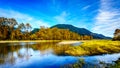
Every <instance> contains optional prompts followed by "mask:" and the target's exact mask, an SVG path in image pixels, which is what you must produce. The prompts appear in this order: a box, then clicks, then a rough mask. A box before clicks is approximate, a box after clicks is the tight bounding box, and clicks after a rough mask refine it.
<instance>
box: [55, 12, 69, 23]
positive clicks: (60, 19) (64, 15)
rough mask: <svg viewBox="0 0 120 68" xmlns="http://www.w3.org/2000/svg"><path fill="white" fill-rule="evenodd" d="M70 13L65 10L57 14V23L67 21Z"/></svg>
mask: <svg viewBox="0 0 120 68" xmlns="http://www.w3.org/2000/svg"><path fill="white" fill-rule="evenodd" d="M68 15H69V14H68V13H66V12H65V11H63V12H62V13H61V14H60V15H58V16H55V17H54V19H55V20H56V21H57V23H60V24H63V23H66V22H67V17H68Z"/></svg>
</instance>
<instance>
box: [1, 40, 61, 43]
mask: <svg viewBox="0 0 120 68" xmlns="http://www.w3.org/2000/svg"><path fill="white" fill-rule="evenodd" d="M60 41H61V40H1V41H0V43H15V42H60Z"/></svg>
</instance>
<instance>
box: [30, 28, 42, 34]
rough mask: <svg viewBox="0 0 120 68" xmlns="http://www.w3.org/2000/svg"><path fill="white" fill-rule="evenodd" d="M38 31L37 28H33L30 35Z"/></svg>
mask: <svg viewBox="0 0 120 68" xmlns="http://www.w3.org/2000/svg"><path fill="white" fill-rule="evenodd" d="M39 30H40V29H39V28H34V29H33V30H32V32H31V33H32V34H34V33H36V32H38V31H39Z"/></svg>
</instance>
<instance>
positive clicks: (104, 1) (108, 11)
mask: <svg viewBox="0 0 120 68" xmlns="http://www.w3.org/2000/svg"><path fill="white" fill-rule="evenodd" d="M112 5H114V4H113V2H112V1H111V0H101V4H100V6H101V7H100V9H99V13H98V15H97V16H96V17H95V24H94V27H93V29H92V30H93V31H94V32H96V33H101V34H104V35H106V36H111V37H112V36H113V33H114V30H115V29H117V28H120V10H119V9H115V8H112V7H111V6H112Z"/></svg>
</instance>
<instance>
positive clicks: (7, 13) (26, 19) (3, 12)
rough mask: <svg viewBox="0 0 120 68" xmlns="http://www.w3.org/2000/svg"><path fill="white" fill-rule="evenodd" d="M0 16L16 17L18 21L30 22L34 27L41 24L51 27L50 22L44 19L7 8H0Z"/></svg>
mask: <svg viewBox="0 0 120 68" xmlns="http://www.w3.org/2000/svg"><path fill="white" fill-rule="evenodd" d="M0 16H1V17H7V18H15V19H16V20H17V21H18V23H30V24H31V26H32V27H33V28H36V27H37V28H39V27H40V26H46V27H49V24H48V23H47V22H45V21H43V20H38V19H36V18H34V17H32V16H30V15H27V14H24V13H20V12H18V11H14V10H6V9H1V8H0Z"/></svg>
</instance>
